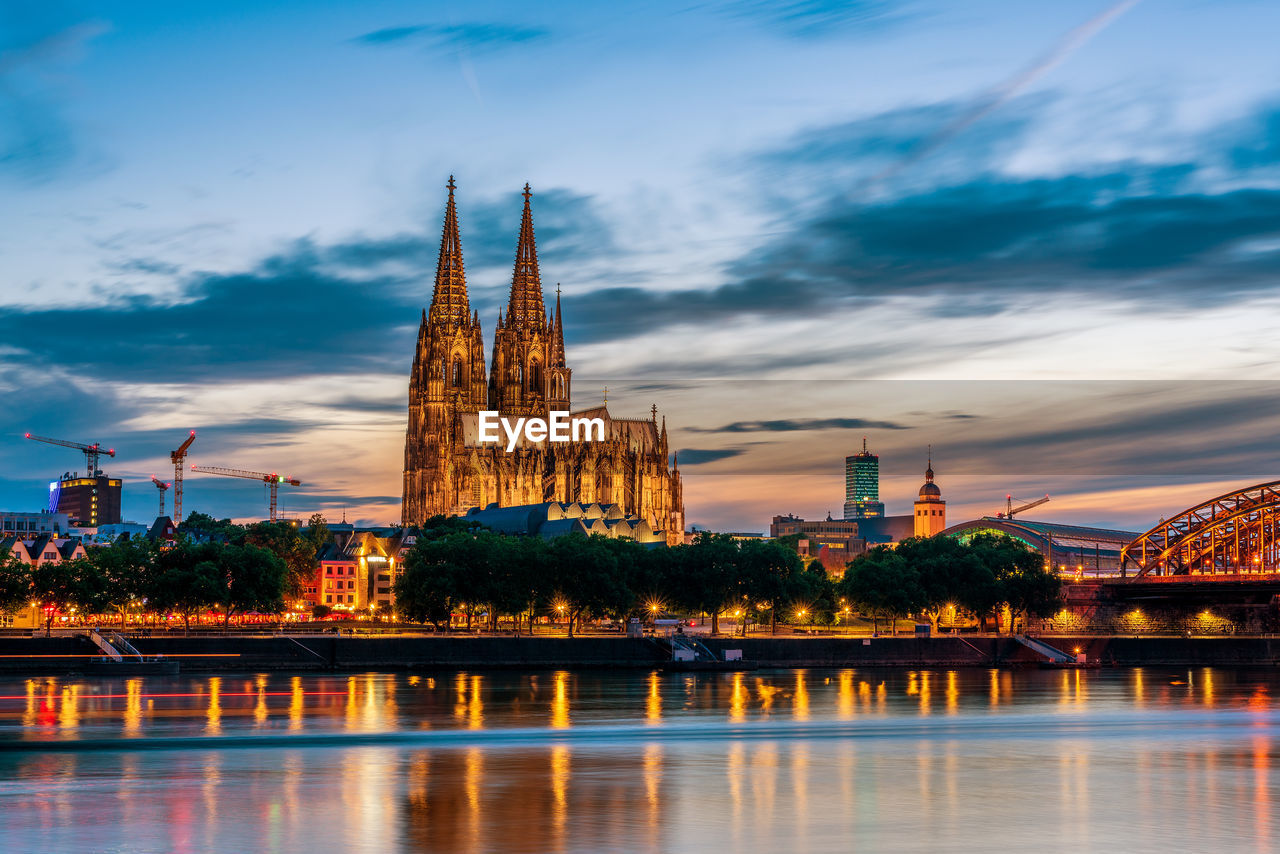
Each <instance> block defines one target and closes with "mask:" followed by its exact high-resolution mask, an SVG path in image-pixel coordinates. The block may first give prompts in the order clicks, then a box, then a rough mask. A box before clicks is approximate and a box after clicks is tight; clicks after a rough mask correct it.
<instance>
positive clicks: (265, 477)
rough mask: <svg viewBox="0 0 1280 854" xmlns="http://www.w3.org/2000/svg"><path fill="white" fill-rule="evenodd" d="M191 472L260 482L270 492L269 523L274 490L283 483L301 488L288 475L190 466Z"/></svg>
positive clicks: (274, 506) (273, 505)
mask: <svg viewBox="0 0 1280 854" xmlns="http://www.w3.org/2000/svg"><path fill="white" fill-rule="evenodd" d="M191 470H192V471H197V472H200V473H201V474H220V475H222V476H223V477H243V478H246V479H248V480H260V481H262V482H263V483H265V484H266V485H267V487H268V488H269V489H270V490H271V521H272V522H274V521H275V520H276V490H278V489H279V488H280V484H282V483H285V484H288V485H289V486H302V481H300V480H298V479H297V478H294V477H289V476H288V475H283V474H276V473H275V472H272V473H270V474H268V473H266V472H261V471H241V470H240V469H227V468H222V467H221V466H199V467H197V466H195V465H192V466H191Z"/></svg>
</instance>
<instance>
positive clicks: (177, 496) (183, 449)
mask: <svg viewBox="0 0 1280 854" xmlns="http://www.w3.org/2000/svg"><path fill="white" fill-rule="evenodd" d="M195 440H196V431H195V430H192V431H191V435H190V436H188V437H187V440H186V441H185V442H183V443H182V444H181V445H179V446H178V450H176V451H170V452H169V462H171V463H173V524H174V525H175V526H177V525H181V524H182V463H183V462H184V461H185V460H186V459H187V448H190V447H191V443H192V442H194V441H195ZM163 497H164V493H161V498H163ZM160 515H161V516H163V515H164V511H163V510H162V511H161V512H160Z"/></svg>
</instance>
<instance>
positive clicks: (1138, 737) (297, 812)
mask: <svg viewBox="0 0 1280 854" xmlns="http://www.w3.org/2000/svg"><path fill="white" fill-rule="evenodd" d="M1277 696H1280V674H1278V673H1277V672H1276V671H1274V670H1269V669H1230V668H1195V669H1186V668H1173V667H1147V668H1141V669H1118V670H1101V671H1098V670H1094V671H1083V672H1082V671H1066V672H1059V671H1040V670H1027V671H1007V670H1006V671H996V670H976V669H975V670H954V671H953V670H880V669H876V670H870V669H869V670H840V669H830V670H826V669H809V670H772V671H759V672H755V673H742V674H697V675H688V674H663V673H643V672H638V673H632V672H599V673H590V672H588V673H567V672H537V673H516V672H498V673H435V674H431V675H428V674H425V673H424V674H421V675H409V674H403V673H361V674H326V675H314V674H306V675H290V674H279V673H271V674H263V675H253V674H250V675H244V674H240V675H222V676H207V675H198V676H197V675H191V676H183V677H177V678H170V679H161V678H145V679H81V678H47V679H46V678H40V679H30V680H24V679H14V678H4V679H0V840H2V842H0V848H3V850H4V851H5V852H13V853H14V854H17V852H35V851H40V852H77V854H79V852H90V851H120V852H153V851H154V852H214V851H228V852H235V851H253V852H259V851H261V852H275V851H280V852H295V851H296V852H307V854H316V853H317V852H328V851H340V852H364V851H369V852H402V851H441V852H480V851H486V852H487V851H493V852H602V851H620V852H697V853H698V854H702V853H703V852H705V854H736V852H755V851H761V852H779V854H799V852H811V851H833V852H835V851H839V852H845V851H865V852H895V851H939V852H942V851H945V852H967V851H973V852H984V853H985V852H991V851H1013V852H1018V851H1031V852H1057V851H1062V852H1080V851H1104V850H1105V851H1109V852H1139V851H1152V852H1157V851H1158V852H1169V851H1202V852H1228V851H1230V852H1234V851H1259V852H1264V851H1273V850H1277V849H1280V845H1278V844H1277V842H1276V840H1277V839H1280V753H1278V750H1280V706H1278V705H1277Z"/></svg>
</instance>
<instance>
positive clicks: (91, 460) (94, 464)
mask: <svg viewBox="0 0 1280 854" xmlns="http://www.w3.org/2000/svg"><path fill="white" fill-rule="evenodd" d="M26 437H27V438H28V439H30V440H32V441H33V442H44V443H45V444H48V445H61V446H62V447H64V448H75V449H76V450H77V451H80V452H81V453H82V454H84V459H85V462H86V463H88V464H89V477H97V476H98V475H100V474H101V473H102V471H101V470H100V469H99V468H98V455H99V454H106V455H107V456H108V457H114V456H115V455H116V449H115V448H103V447H102V445H100V444H98V443H97V442H94V443H93V444H92V445H83V444H81V443H80V442H68V441H66V440H65V439H46V438H45V437H44V436H32V435H31V434H30V433H27V434H26Z"/></svg>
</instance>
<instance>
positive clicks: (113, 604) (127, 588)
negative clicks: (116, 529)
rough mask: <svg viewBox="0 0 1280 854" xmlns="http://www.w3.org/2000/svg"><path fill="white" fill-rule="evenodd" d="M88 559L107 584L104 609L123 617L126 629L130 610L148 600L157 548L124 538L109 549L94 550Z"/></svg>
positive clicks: (139, 538)
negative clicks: (126, 619) (109, 609)
mask: <svg viewBox="0 0 1280 854" xmlns="http://www.w3.org/2000/svg"><path fill="white" fill-rule="evenodd" d="M87 559H88V560H89V562H90V563H91V564H92V565H93V567H94V569H95V570H96V571H97V573H98V575H99V576H101V578H102V583H103V593H104V600H103V603H102V604H103V607H105V608H111V609H114V610H115V611H116V612H118V613H119V615H120V628H122V629H123V628H124V625H125V618H126V617H127V616H128V613H129V608H130V607H132V606H134V605H136V604H138V603H140V602H141V601H142V600H144V599H148V595H147V594H148V593H149V592H150V591H151V588H152V586H153V585H152V575H153V574H154V571H155V548H154V546H153V544H152V543H151V541H150V540H147V539H146V538H144V537H121V538H120V539H118V540H116V541H115V542H114V543H111V544H110V545H107V546H100V547H98V548H95V549H91V550H90V551H89V553H88V555H87Z"/></svg>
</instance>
